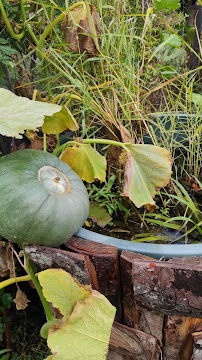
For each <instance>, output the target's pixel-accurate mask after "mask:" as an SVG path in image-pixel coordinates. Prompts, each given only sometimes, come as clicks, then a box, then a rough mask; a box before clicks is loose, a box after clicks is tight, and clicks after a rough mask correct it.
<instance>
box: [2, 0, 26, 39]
mask: <svg viewBox="0 0 202 360" xmlns="http://www.w3.org/2000/svg"><path fill="white" fill-rule="evenodd" d="M0 11H1V13H2V16H3V19H4V21H5V24H6V27H7V29H8V31H9V33H10V34H11V36H12V38H13V39H15V40H20V39H22V38H23V36H25V30H24V29H23V30H22V32H21V33H20V34H16V33H15V32H14V31H13V29H12V27H11V25H10V22H9V20H8V18H7V15H6V12H5V9H4V6H3V4H2V1H1V0H0Z"/></svg>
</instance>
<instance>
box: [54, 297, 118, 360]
mask: <svg viewBox="0 0 202 360" xmlns="http://www.w3.org/2000/svg"><path fill="white" fill-rule="evenodd" d="M115 312H116V309H115V307H114V306H112V305H111V304H110V302H109V301H108V300H107V299H106V298H105V297H104V296H103V295H102V294H100V293H98V292H97V291H95V290H93V291H92V294H91V295H89V296H88V297H87V298H86V299H85V300H84V301H82V302H78V303H77V305H76V306H75V308H74V310H73V312H72V314H71V316H70V317H69V318H68V319H67V320H66V322H65V323H61V325H60V327H57V326H53V327H52V328H51V329H50V331H49V335H48V346H49V348H50V349H51V352H52V353H53V357H52V359H53V360H72V359H74V360H105V359H106V355H107V352H108V343H109V338H110V333H111V327H112V323H113V320H114V316H115Z"/></svg>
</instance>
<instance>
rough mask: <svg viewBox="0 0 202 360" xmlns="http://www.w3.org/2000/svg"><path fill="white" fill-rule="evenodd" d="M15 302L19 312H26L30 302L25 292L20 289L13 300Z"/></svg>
mask: <svg viewBox="0 0 202 360" xmlns="http://www.w3.org/2000/svg"><path fill="white" fill-rule="evenodd" d="M13 302H14V303H15V304H16V309H17V310H24V309H26V307H27V306H28V303H29V302H30V301H29V300H28V299H27V295H26V294H25V293H24V292H22V291H21V290H20V289H18V290H17V293H16V297H15V299H14V300H13Z"/></svg>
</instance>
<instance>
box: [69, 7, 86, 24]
mask: <svg viewBox="0 0 202 360" xmlns="http://www.w3.org/2000/svg"><path fill="white" fill-rule="evenodd" d="M86 16H87V9H86V5H85V3H84V2H83V4H82V6H79V7H76V8H75V9H73V10H71V11H69V12H68V17H69V21H70V23H71V25H72V26H76V27H77V26H79V23H80V21H81V20H85V18H86Z"/></svg>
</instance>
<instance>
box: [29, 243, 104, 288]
mask: <svg viewBox="0 0 202 360" xmlns="http://www.w3.org/2000/svg"><path fill="white" fill-rule="evenodd" d="M25 251H26V253H27V256H28V258H29V259H30V260H31V261H33V263H34V264H35V265H37V267H38V268H40V269H43V270H44V269H49V268H60V269H64V270H65V271H67V272H69V273H70V274H71V275H72V276H73V277H74V278H75V279H76V280H77V281H78V282H79V283H80V284H83V285H88V284H91V286H92V288H94V289H96V290H98V282H97V276H96V272H95V268H94V265H93V264H92V262H91V261H90V260H89V258H88V256H86V255H82V254H75V253H73V252H69V251H65V250H60V249H55V248H50V247H45V246H38V245H27V246H26V247H25Z"/></svg>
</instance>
